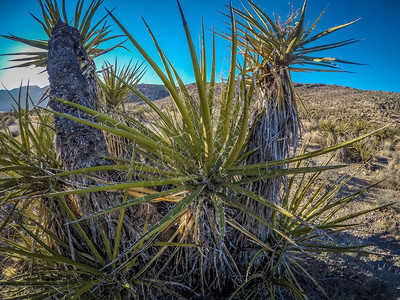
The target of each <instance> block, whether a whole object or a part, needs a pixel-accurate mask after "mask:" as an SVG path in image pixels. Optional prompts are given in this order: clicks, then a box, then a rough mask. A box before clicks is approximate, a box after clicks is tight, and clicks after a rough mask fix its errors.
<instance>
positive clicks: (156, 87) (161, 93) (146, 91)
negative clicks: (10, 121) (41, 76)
mask: <svg viewBox="0 0 400 300" xmlns="http://www.w3.org/2000/svg"><path fill="white" fill-rule="evenodd" d="M47 88H48V86H46V87H43V88H41V87H38V86H36V85H33V86H29V96H30V97H31V98H32V101H33V103H34V104H35V105H36V104H37V103H38V101H39V100H40V99H41V98H42V96H43V94H44V93H45V92H46V90H47ZM26 90H27V87H26V86H23V87H22V88H21V100H22V106H23V107H25V99H26ZM136 90H138V91H139V92H140V93H142V94H143V95H145V96H146V97H147V98H149V99H150V100H158V99H162V98H165V97H168V96H169V93H168V91H167V89H166V88H165V86H163V85H161V84H138V85H137V86H136ZM19 91H20V88H15V89H11V90H8V91H7V90H0V112H7V111H10V110H12V109H13V107H15V101H14V100H13V98H14V99H15V100H18V94H19ZM10 94H11V95H10ZM136 99H138V97H137V96H136V95H133V96H132V97H131V99H130V100H132V101H134V100H136ZM29 105H31V103H29ZM46 105H47V99H45V101H43V102H42V103H41V104H40V106H41V107H45V106H46Z"/></svg>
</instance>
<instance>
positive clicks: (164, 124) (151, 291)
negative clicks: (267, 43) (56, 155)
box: [0, 11, 365, 299]
mask: <svg viewBox="0 0 400 300" xmlns="http://www.w3.org/2000/svg"><path fill="white" fill-rule="evenodd" d="M181 12H182V11H181ZM181 15H182V21H183V26H184V30H185V33H186V38H187V41H188V48H189V52H190V58H191V61H192V67H193V73H194V75H195V78H196V86H197V90H196V97H193V98H192V97H191V96H190V95H189V92H188V89H187V88H186V86H185V85H184V84H183V82H182V80H181V78H180V77H179V74H178V73H177V72H176V70H175V69H174V67H173V65H172V64H171V63H170V61H169V60H168V59H167V58H166V56H165V55H164V53H163V52H162V50H161V49H160V47H159V45H158V43H157V41H156V39H155V38H154V35H153V33H152V31H151V30H150V29H149V33H150V36H151V37H152V38H153V41H154V43H155V46H156V48H157V50H158V52H159V54H160V58H161V61H162V64H163V67H164V70H165V71H162V70H161V68H160V66H158V65H157V64H156V63H155V61H154V60H153V59H152V58H151V57H150V56H149V55H148V54H147V52H146V51H145V50H144V49H143V48H142V47H141V46H140V44H139V43H138V42H137V41H136V40H135V39H134V37H133V36H132V35H131V34H130V33H129V32H128V31H127V30H126V29H125V27H123V25H122V24H121V23H120V22H119V21H118V19H117V18H116V17H114V16H113V15H111V16H112V18H113V19H114V21H115V22H116V23H117V24H118V26H119V27H120V28H121V29H122V30H123V31H124V33H125V34H126V36H127V37H128V39H129V40H130V41H131V42H132V44H133V45H134V47H135V48H136V49H137V50H138V51H139V52H140V53H141V54H142V55H143V57H144V58H145V59H146V61H147V63H148V64H149V66H150V67H151V68H152V69H153V70H154V71H155V73H156V74H157V75H158V76H159V78H160V80H161V81H162V82H163V84H164V85H165V87H166V88H167V89H168V91H169V93H170V96H171V99H172V104H173V108H172V109H171V110H170V111H167V112H163V111H161V110H160V109H158V108H157V106H155V105H154V103H152V102H151V101H150V100H149V99H147V98H146V97H145V96H143V95H142V94H141V93H140V92H138V91H136V90H135V89H134V88H132V91H133V92H134V93H135V94H136V95H137V96H138V97H140V98H141V99H142V100H143V101H144V102H145V103H146V104H147V105H148V106H149V109H150V110H151V111H152V113H153V115H154V118H152V119H150V120H149V123H148V124H141V123H139V122H137V121H135V120H134V119H133V118H132V119H131V123H132V124H131V126H127V125H126V124H124V123H121V122H120V121H119V120H115V119H112V118H110V117H109V116H107V115H105V114H102V113H99V112H98V111H96V110H95V109H91V108H88V107H87V106H84V105H81V104H79V103H75V102H73V101H68V99H61V98H58V99H57V101H59V103H61V104H64V105H66V107H69V112H74V114H69V113H68V111H67V112H66V111H59V110H56V109H54V110H53V111H52V113H53V114H54V115H55V116H58V117H60V118H65V119H68V120H71V121H74V122H78V123H79V124H83V125H87V126H91V127H93V128H96V129H98V130H103V131H105V132H108V133H112V134H116V135H118V136H121V137H124V138H127V139H129V140H131V141H132V142H133V143H135V152H139V153H140V154H141V155H143V156H144V157H146V159H147V160H148V163H147V164H144V163H142V162H140V161H136V160H135V159H134V158H135V155H134V153H133V154H132V159H131V160H130V161H126V160H123V159H120V160H121V161H122V162H123V164H113V159H112V158H111V157H107V156H106V155H103V157H102V158H103V159H105V160H108V161H110V164H104V165H97V166H90V167H88V166H85V167H82V168H79V169H74V170H68V171H61V172H55V173H53V174H54V175H52V176H50V178H51V179H52V180H57V182H64V184H65V186H64V190H62V191H60V190H59V188H58V187H57V188H56V187H54V185H49V188H52V189H53V191H52V192H48V193H45V194H40V195H35V196H37V197H36V198H34V199H41V198H42V197H45V198H46V199H50V202H49V203H50V204H51V205H48V206H47V209H48V210H49V212H51V211H52V209H53V208H54V207H56V210H57V211H59V212H62V213H63V215H62V218H60V221H61V222H63V223H62V225H64V227H61V228H64V232H63V233H59V232H55V231H54V230H52V229H51V228H47V227H45V226H43V225H42V224H41V223H40V222H39V221H37V220H35V219H34V218H31V217H29V216H27V217H28V221H29V222H32V224H34V225H35V226H37V228H39V229H37V230H32V228H27V227H26V226H25V227H26V229H25V228H22V227H21V228H22V230H23V233H21V234H20V237H21V239H23V240H24V243H25V244H23V245H21V244H20V243H18V242H17V243H16V242H15V241H13V240H4V242H5V243H6V246H1V247H0V251H1V253H3V254H6V255H9V256H16V257H18V258H20V259H26V260H29V259H33V262H32V264H33V266H34V267H33V268H32V269H31V270H30V272H27V273H24V274H21V275H18V276H17V277H15V278H12V279H10V280H6V281H0V284H1V285H7V286H15V287H17V288H16V289H15V290H14V291H12V292H13V293H14V294H12V295H11V296H9V299H23V298H36V299H43V298H56V299H60V298H63V297H64V298H69V299H80V298H82V299H96V298H105V299H130V298H149V299H161V298H167V297H169V298H190V297H195V296H200V295H203V296H207V295H213V296H216V297H221V298H222V297H225V296H226V294H230V293H231V291H232V290H233V289H234V288H235V287H236V286H240V285H241V284H243V283H245V282H246V278H245V277H246V273H245V270H243V265H238V264H237V262H238V259H237V258H238V253H237V252H243V251H244V250H245V249H237V245H235V244H234V243H233V241H234V239H236V240H237V238H235V236H237V235H241V236H243V237H244V239H248V240H251V241H252V243H251V244H253V245H255V246H254V247H253V248H252V249H249V250H248V251H250V252H252V253H257V251H258V250H259V249H260V248H262V249H267V250H268V251H272V252H273V251H274V249H275V248H274V247H275V246H276V244H277V242H276V240H279V243H281V242H280V241H284V242H285V243H287V245H290V247H293V248H295V247H296V246H297V242H296V239H295V238H293V237H291V236H290V235H289V234H288V232H289V233H290V231H288V230H286V228H287V227H283V226H281V227H279V226H278V225H277V224H280V223H276V222H275V221H274V220H278V219H283V220H285V221H287V222H288V223H289V224H291V225H290V226H291V227H290V228H303V227H304V228H306V229H307V228H309V227H310V224H309V223H308V222H307V221H306V220H305V218H301V217H299V216H297V215H295V214H293V212H291V210H290V209H288V208H287V206H283V207H281V206H278V205H276V204H274V203H273V202H272V201H271V200H270V199H266V198H264V197H263V196H262V195H260V194H257V193H254V192H252V191H250V190H249V189H248V188H247V187H248V184H249V183H252V182H258V181H262V180H265V179H268V178H273V177H277V176H282V175H288V174H306V173H314V172H319V171H323V170H329V169H336V168H340V167H342V166H329V165H324V166H313V167H310V166H305V167H300V166H298V167H296V168H289V167H282V168H278V169H277V168H275V167H277V166H287V165H288V164H290V163H295V162H297V161H302V160H304V159H309V158H312V157H315V156H319V155H324V154H326V153H329V152H332V151H335V150H337V149H339V148H340V147H344V146H347V145H350V144H351V143H354V142H357V141H359V140H361V139H362V138H365V136H363V137H359V138H357V139H355V140H353V141H349V142H346V143H343V144H341V145H336V146H333V147H330V148H327V149H323V150H319V151H315V152H310V153H304V154H301V155H299V156H297V157H293V158H288V159H282V160H274V161H268V162H260V163H258V164H252V165H244V164H243V162H244V161H245V160H246V157H248V156H249V155H250V154H251V153H252V152H253V151H248V150H247V149H248V140H249V138H250V132H249V130H248V124H249V121H250V102H251V98H252V95H253V91H254V85H253V84H250V86H249V85H248V84H247V83H246V77H245V76H243V74H247V68H248V65H247V63H248V62H247V59H246V57H247V56H246V55H245V61H244V63H243V64H242V68H241V69H240V73H241V74H242V76H237V75H236V70H237V66H236V52H237V33H236V24H235V22H232V33H231V35H232V53H231V61H230V71H229V76H228V78H227V81H226V84H225V85H222V92H221V94H219V95H215V94H214V93H213V91H214V87H215V85H216V82H215V70H216V62H215V61H216V60H215V48H214V45H213V47H212V59H211V60H212V62H211V77H210V78H211V82H210V84H209V88H208V89H207V77H208V76H207V75H208V72H207V67H208V66H209V65H208V64H207V59H206V58H207V53H206V49H207V48H206V44H205V38H204V30H203V34H202V43H201V50H200V57H201V58H200V59H198V55H197V53H196V50H195V47H194V45H193V42H192V38H191V35H190V32H189V29H188V25H187V23H186V20H185V18H184V16H183V13H181ZM232 19H233V20H234V16H233V13H232ZM235 88H236V89H237V93H234V90H235ZM82 92H84V91H82ZM53 100H54V99H53ZM53 107H55V106H53ZM78 110H79V112H80V114H75V112H76V111H78ZM86 114H87V115H88V116H89V117H88V116H87V115H86ZM214 124H217V126H216V127H214ZM75 134H78V133H75ZM104 171H113V172H118V173H120V176H121V177H120V178H123V179H122V180H121V181H120V182H118V181H114V182H111V181H110V180H107V179H104V177H102V176H98V175H99V173H100V172H104ZM121 173H122V174H121ZM123 173H124V174H123ZM73 176H80V177H82V178H88V180H87V181H86V183H85V182H80V185H79V186H78V185H77V184H76V182H69V181H68V178H69V179H70V178H76V177H73ZM26 188H27V190H29V186H27V187H26ZM89 194H95V195H100V196H101V197H102V199H106V200H105V201H108V200H107V198H108V197H114V195H115V194H121V195H122V197H121V198H120V199H121V201H120V202H119V203H115V205H112V206H110V207H106V208H104V207H100V208H99V210H98V211H94V212H92V213H90V214H86V213H85V212H84V211H83V210H82V207H83V205H85V202H84V201H79V198H80V197H82V198H80V199H85V198H84V196H85V195H89ZM1 195H2V197H3V200H4V201H18V200H19V199H22V198H21V197H20V196H14V195H13V190H12V189H11V190H7V189H5V190H2V191H1ZM78 197H79V198H78ZM243 197H248V198H251V199H253V200H254V201H257V203H260V205H262V206H264V207H266V208H268V209H269V210H271V211H273V212H276V218H275V219H274V220H273V221H271V220H268V219H265V218H264V217H263V216H260V215H259V214H258V213H257V212H256V211H254V210H252V209H251V208H249V207H246V206H245V205H243V204H242V203H241V202H240V199H243ZM25 198H32V197H30V195H26V197H25ZM106 203H107V202H106ZM154 210H156V212H154ZM238 212H242V213H244V214H247V216H248V218H249V219H255V220H257V222H259V223H261V224H263V226H265V227H267V228H269V230H270V231H271V232H272V234H273V236H274V240H273V241H268V240H266V241H261V240H260V239H259V238H258V237H257V236H255V235H254V234H252V233H251V232H250V231H249V230H247V229H246V224H245V223H240V222H238V221H237V220H236V219H235V216H236V215H237V213H238ZM103 216H107V218H103ZM127 219H128V220H130V221H132V222H133V223H134V224H133V226H132V224H131V223H126V220H127ZM281 223H282V222H281ZM104 228H108V229H110V228H113V229H114V231H113V232H106V231H105V230H104ZM129 229H131V230H133V231H134V233H135V234H136V236H135V235H123V232H124V231H125V230H129ZM307 230H308V229H307ZM307 230H303V231H301V230H299V236H298V237H296V238H297V239H298V240H300V241H301V239H300V233H301V232H304V234H308V233H309V231H307ZM321 230H323V228H321ZM61 235H63V236H61ZM60 236H61V237H60ZM43 237H48V238H49V239H51V240H52V241H53V242H54V243H55V247H50V246H49V245H48V244H47V243H45V242H43ZM93 237H96V239H92V238H93ZM271 237H272V235H271ZM29 242H31V244H29ZM34 244H36V245H37V246H35V247H32V246H33V245H34ZM285 249H288V248H285ZM274 261H275V260H274ZM246 267H247V265H246V266H245V268H246ZM278 268H279V267H278ZM257 272H258V271H257ZM267 275H268V274H267ZM26 287H29V289H27V288H26ZM286 288H288V287H286ZM288 289H289V290H291V289H290V288H288Z"/></svg>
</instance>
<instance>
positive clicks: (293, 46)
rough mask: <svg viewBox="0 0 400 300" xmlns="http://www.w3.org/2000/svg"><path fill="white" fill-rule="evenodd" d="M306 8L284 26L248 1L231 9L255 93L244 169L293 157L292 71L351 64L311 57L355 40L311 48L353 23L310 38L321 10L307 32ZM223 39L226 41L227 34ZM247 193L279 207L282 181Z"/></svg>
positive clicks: (255, 228)
mask: <svg viewBox="0 0 400 300" xmlns="http://www.w3.org/2000/svg"><path fill="white" fill-rule="evenodd" d="M306 4H307V1H304V4H303V8H302V10H301V13H300V15H299V14H298V13H297V12H292V14H291V15H290V16H289V17H288V19H287V20H286V21H282V20H281V18H280V17H279V16H278V15H275V17H274V18H271V17H269V16H268V15H267V14H266V13H264V12H263V11H262V10H261V8H259V7H258V6H256V5H255V4H254V3H252V2H251V1H247V6H246V5H245V4H243V8H242V9H234V12H235V15H236V16H237V17H238V19H237V21H236V23H237V25H238V31H239V38H238V45H239V47H240V49H241V50H242V51H246V52H248V54H246V59H247V61H248V69H247V71H248V72H250V75H251V77H250V78H249V80H251V81H255V90H256V97H255V99H256V100H255V103H254V105H253V107H254V110H253V112H252V115H251V121H252V125H251V126H252V128H251V131H252V132H253V134H252V137H251V138H250V143H249V146H248V147H249V148H248V150H254V152H253V153H252V154H251V155H249V157H247V159H246V163H247V164H253V163H258V162H266V161H273V160H279V159H284V158H286V157H288V155H289V152H290V151H291V150H292V151H293V153H295V151H296V147H297V145H298V142H299V135H300V128H301V125H300V124H301V122H300V120H299V118H298V106H299V105H298V102H299V101H298V97H297V93H296V91H295V89H294V85H293V82H292V79H291V72H292V71H302V72H305V71H307V72H308V71H329V72H332V71H336V72H337V71H338V70H337V68H338V66H337V65H336V64H335V63H351V62H348V61H343V60H340V59H336V58H331V57H319V56H314V53H316V52H319V51H323V50H330V49H333V48H337V47H341V46H344V45H349V44H352V43H354V42H356V41H357V40H355V39H350V40H345V41H341V42H337V43H332V44H325V45H319V46H311V47H310V46H309V45H310V44H311V43H312V42H315V41H317V40H319V39H320V38H322V37H324V36H326V35H328V34H330V33H333V32H335V31H337V30H339V29H342V28H344V27H347V26H349V25H351V24H353V23H354V22H356V21H354V22H350V23H347V24H344V25H341V26H337V27H333V28H330V29H327V30H325V31H323V32H321V33H319V34H316V35H312V33H313V31H314V29H315V27H316V25H317V23H318V21H319V20H320V18H321V17H322V15H323V13H324V11H323V12H322V13H321V15H320V16H319V17H318V18H317V20H316V21H315V22H314V23H313V24H312V25H311V26H309V27H308V25H307V24H306V21H305V12H306ZM248 6H249V8H248ZM223 36H224V37H225V38H228V39H229V35H223ZM299 66H300V67H299ZM308 66H311V67H314V68H309V67H308ZM316 67H321V68H316ZM250 189H251V190H252V191H254V192H257V193H262V195H263V197H264V198H266V199H269V200H270V201H272V202H274V203H280V201H281V189H282V178H279V177H278V178H274V179H272V180H265V181H261V182H258V183H254V184H252V186H251V187H250ZM243 203H244V204H245V205H246V206H251V207H253V208H254V210H255V211H257V212H259V213H260V214H261V215H262V216H263V217H264V218H267V219H268V218H270V217H271V211H269V210H265V208H264V207H260V206H259V205H258V204H257V203H256V202H254V201H253V200H251V199H248V198H245V199H243ZM237 218H238V219H240V220H241V221H244V219H245V218H246V216H245V215H241V214H240V215H238V216H237ZM248 229H249V230H251V231H252V232H253V233H254V234H256V235H257V236H259V237H260V238H262V239H265V238H266V237H267V235H268V234H269V231H268V230H267V228H265V227H263V226H261V227H260V226H259V225H256V224H254V223H252V222H250V223H249V227H248Z"/></svg>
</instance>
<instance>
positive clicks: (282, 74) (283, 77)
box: [236, 68, 300, 266]
mask: <svg viewBox="0 0 400 300" xmlns="http://www.w3.org/2000/svg"><path fill="white" fill-rule="evenodd" d="M262 73H263V74H261V76H260V79H259V80H258V84H257V95H256V100H255V103H254V104H253V105H254V109H253V112H252V118H251V119H252V125H251V132H252V135H251V139H250V142H249V146H248V150H253V149H256V148H258V150H256V151H255V152H254V153H252V154H251V155H250V156H249V157H248V158H247V160H246V164H248V165H250V164H257V163H260V162H269V161H274V160H281V159H284V158H287V157H288V155H289V153H290V152H291V151H292V152H294V151H295V148H296V146H297V143H298V140H299V134H300V132H299V119H298V116H297V109H296V107H295V103H296V102H295V97H296V96H295V91H294V87H293V83H292V81H291V77H290V71H289V70H288V69H287V68H282V69H281V70H279V71H274V70H269V71H268V73H267V72H266V71H264V72H262ZM283 167H284V166H280V167H277V168H283ZM283 182H284V178H283V177H275V178H271V179H267V180H263V181H259V182H253V183H251V184H249V186H248V187H247V188H248V189H249V190H250V191H252V192H254V193H256V194H257V195H260V196H262V197H263V198H264V199H266V200H268V201H270V202H272V203H274V204H278V205H279V204H280V203H281V191H282V186H283ZM241 202H242V203H243V204H244V205H246V207H247V208H250V209H251V210H253V211H254V212H256V213H257V214H258V215H259V216H260V217H262V218H264V219H265V220H266V221H268V222H270V221H271V218H272V211H271V210H270V209H268V208H267V207H266V206H265V205H263V204H261V203H259V202H257V201H255V200H253V199H250V198H243V199H241ZM236 219H237V220H238V221H239V223H240V224H244V225H245V228H246V229H247V230H248V231H250V232H251V233H253V234H254V235H256V236H257V237H258V238H260V239H261V240H262V241H264V242H266V241H267V240H268V236H269V229H268V228H267V227H266V226H265V225H263V224H261V223H260V222H259V221H257V220H255V219H252V218H249V217H248V216H247V215H246V214H244V213H242V212H240V213H239V214H238V216H237V217H236ZM238 244H239V246H240V248H245V249H248V246H249V245H248V243H247V242H246V238H245V237H244V236H242V237H241V238H239V241H238ZM252 254H254V253H251V252H248V251H243V253H242V255H241V258H240V259H243V263H244V265H243V266H246V264H247V263H248V261H249V259H250V258H251V256H252Z"/></svg>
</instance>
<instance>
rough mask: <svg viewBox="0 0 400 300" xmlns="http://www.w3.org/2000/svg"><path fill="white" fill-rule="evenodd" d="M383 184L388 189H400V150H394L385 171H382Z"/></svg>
mask: <svg viewBox="0 0 400 300" xmlns="http://www.w3.org/2000/svg"><path fill="white" fill-rule="evenodd" d="M380 179H381V180H383V183H382V185H383V186H384V187H385V188H387V189H393V190H397V191H400V151H398V150H397V151H394V152H392V156H391V157H390V158H389V161H388V165H387V167H386V168H385V171H384V172H381V176H380Z"/></svg>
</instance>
